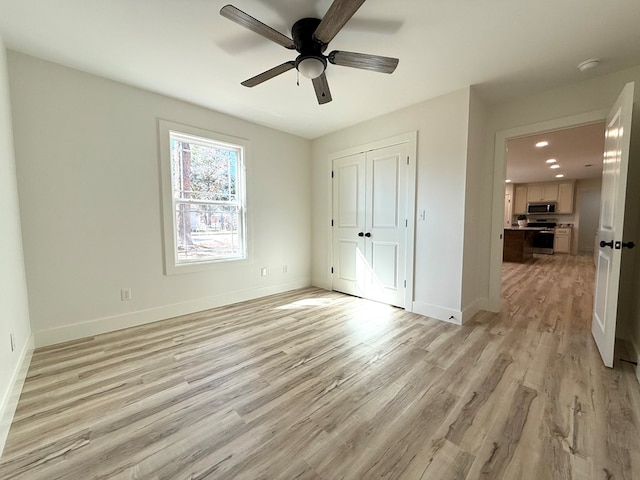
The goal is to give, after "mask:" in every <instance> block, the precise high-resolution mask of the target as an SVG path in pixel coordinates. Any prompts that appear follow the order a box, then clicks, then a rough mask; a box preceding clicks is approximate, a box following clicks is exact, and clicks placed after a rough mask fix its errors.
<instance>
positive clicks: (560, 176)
mask: <svg viewBox="0 0 640 480" xmlns="http://www.w3.org/2000/svg"><path fill="white" fill-rule="evenodd" d="M562 177H564V173H559V174H557V175H556V178H562Z"/></svg>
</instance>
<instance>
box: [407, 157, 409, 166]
mask: <svg viewBox="0 0 640 480" xmlns="http://www.w3.org/2000/svg"><path fill="white" fill-rule="evenodd" d="M407 165H409V157H407Z"/></svg>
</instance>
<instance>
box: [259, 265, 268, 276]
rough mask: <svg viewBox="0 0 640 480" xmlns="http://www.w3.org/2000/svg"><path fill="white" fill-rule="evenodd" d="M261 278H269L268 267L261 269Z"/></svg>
mask: <svg viewBox="0 0 640 480" xmlns="http://www.w3.org/2000/svg"><path fill="white" fill-rule="evenodd" d="M260 276H261V277H266V276H267V267H262V268H261V269H260Z"/></svg>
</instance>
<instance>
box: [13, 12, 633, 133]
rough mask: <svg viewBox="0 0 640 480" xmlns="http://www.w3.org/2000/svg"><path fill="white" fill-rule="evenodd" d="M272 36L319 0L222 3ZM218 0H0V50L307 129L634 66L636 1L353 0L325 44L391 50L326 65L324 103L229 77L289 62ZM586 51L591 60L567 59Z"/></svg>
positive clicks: (309, 92)
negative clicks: (365, 63) (327, 96)
mask: <svg viewBox="0 0 640 480" xmlns="http://www.w3.org/2000/svg"><path fill="white" fill-rule="evenodd" d="M233 1H234V2H235V3H234V5H235V6H237V7H238V8H240V9H241V10H244V11H245V12H247V13H249V14H250V15H252V16H254V17H256V18H258V19H259V20H261V21H262V22H264V23H267V24H268V25H271V26H272V27H274V28H275V29H277V30H279V31H281V32H282V33H284V34H286V35H290V28H291V25H292V24H293V23H294V22H295V21H296V20H298V19H299V18H302V17H305V16H317V17H321V16H322V15H323V14H324V12H326V10H327V9H328V7H329V5H330V3H331V0H272V1H258V0H233ZM225 3H227V1H226V0H50V1H43V0H0V33H1V34H2V36H3V38H4V40H5V43H6V44H7V46H8V47H9V48H11V49H14V50H18V51H21V52H24V53H27V54H30V55H34V56H37V57H40V58H44V59H47V60H50V61H53V62H57V63H61V64H63V65H68V66H70V67H74V68H77V69H80V70H84V71H87V72H90V73H95V74H97V75H101V76H104V77H107V78H111V79H114V80H118V81H121V82H124V83H128V84H131V85H134V86H138V87H142V88H145V89H148V90H151V91H155V92H159V93H162V94H165V95H169V96H172V97H176V98H179V99H183V100H186V101H189V102H192V103H195V104H198V105H202V106H205V107H209V108H212V109H215V110H218V111H221V112H224V113H228V114H231V115H234V116H237V117H240V118H244V119H247V120H250V121H253V122H255V123H259V124H263V125H268V126H271V127H273V128H276V129H279V130H283V131H286V132H290V133H293V134H296V135H300V136H303V137H306V138H315V137H318V136H321V135H323V134H326V133H329V132H331V131H335V130H338V129H340V128H343V127H345V126H348V125H352V124H355V123H358V122H361V121H364V120H367V119H369V118H373V117H376V116H379V115H381V114H384V113H388V112H391V111H394V110H397V109H399V108H402V107H405V106H408V105H411V104H414V103H417V102H419V101H422V100H426V99H429V98H433V97H436V96H439V95H442V94H445V93H449V92H452V91H455V90H458V89H460V88H463V87H466V86H468V85H478V86H479V92H480V94H481V95H482V96H483V97H484V98H485V100H486V101H488V102H498V101H504V100H508V99H510V98H513V97H514V96H517V95H523V94H528V93H533V92H536V91H542V90H545V89H549V88H552V87H555V86H560V85H565V84H570V83H573V82H576V81H579V80H581V79H584V78H588V77H590V76H594V75H602V74H605V73H609V72H612V71H615V70H620V69H623V68H626V67H630V66H634V65H638V64H640V28H639V27H638V25H639V24H640V1H632V0H608V1H602V0H580V1H576V0H574V1H569V0H538V1H535V2H532V1H530V0H509V1H507V0H483V1H473V0H466V1H465V0H427V1H425V0H422V1H415V0H400V1H393V2H391V1H388V0H387V1H385V0H367V2H366V3H365V4H364V5H363V6H362V7H361V8H360V9H359V10H358V11H357V12H356V14H355V16H354V17H353V18H352V19H351V21H350V22H349V23H347V25H346V26H345V28H344V29H343V30H342V31H341V32H340V33H339V34H338V35H337V36H336V38H335V39H334V40H333V41H332V42H331V44H330V45H329V49H328V51H331V50H347V51H355V52H363V53H373V54H379V55H384V56H391V57H399V58H400V64H399V66H398V69H397V70H396V71H395V73H393V74H392V75H385V74H378V73H373V72H368V71H362V70H356V69H352V68H346V67H338V66H335V65H329V67H328V70H327V78H328V81H329V84H330V87H331V93H332V95H333V102H331V103H328V104H326V105H322V106H319V105H318V104H317V102H316V99H315V95H314V93H313V88H312V85H311V83H310V81H309V80H306V79H304V78H301V79H300V87H297V86H296V72H295V71H290V72H287V73H285V74H283V75H281V76H279V77H277V78H275V79H272V80H270V81H268V82H266V83H264V84H262V85H258V86H257V87H254V88H251V89H250V88H246V87H242V86H241V85H240V82H241V81H243V80H245V79H247V78H249V77H252V76H254V75H256V74H258V73H260V72H262V71H264V70H267V69H269V68H271V67H273V66H276V65H279V64H281V63H283V62H285V61H287V60H292V59H294V57H295V52H292V51H289V50H286V49H284V48H282V47H281V46H279V45H277V44H275V43H272V42H270V41H269V40H266V39H264V38H262V37H260V36H258V35H256V34H254V33H252V32H250V31H248V30H245V29H243V28H242V27H240V26H239V25H237V24H235V23H232V22H231V21H229V20H227V19H225V18H223V17H222V16H220V15H219V13H218V12H219V10H220V8H221V7H222V6H223V5H225ZM591 57H598V58H601V59H602V63H601V66H600V67H599V68H598V69H596V70H595V71H590V72H587V73H580V72H579V71H578V70H577V69H576V65H577V64H578V63H580V62H581V61H583V60H585V59H587V58H591Z"/></svg>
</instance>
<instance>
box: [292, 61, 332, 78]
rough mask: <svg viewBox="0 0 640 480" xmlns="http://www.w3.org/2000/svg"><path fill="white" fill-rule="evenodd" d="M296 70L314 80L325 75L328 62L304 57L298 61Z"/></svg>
mask: <svg viewBox="0 0 640 480" xmlns="http://www.w3.org/2000/svg"><path fill="white" fill-rule="evenodd" d="M296 68H297V69H298V71H299V72H300V75H302V76H303V77H306V78H309V79H311V80H313V79H314V78H318V77H319V76H320V75H322V74H323V73H324V70H325V68H327V61H326V60H325V59H324V58H322V57H303V58H301V59H299V60H297V61H296Z"/></svg>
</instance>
